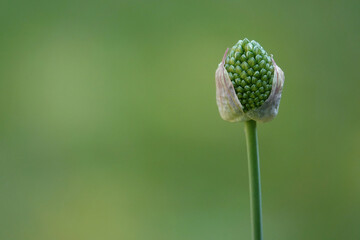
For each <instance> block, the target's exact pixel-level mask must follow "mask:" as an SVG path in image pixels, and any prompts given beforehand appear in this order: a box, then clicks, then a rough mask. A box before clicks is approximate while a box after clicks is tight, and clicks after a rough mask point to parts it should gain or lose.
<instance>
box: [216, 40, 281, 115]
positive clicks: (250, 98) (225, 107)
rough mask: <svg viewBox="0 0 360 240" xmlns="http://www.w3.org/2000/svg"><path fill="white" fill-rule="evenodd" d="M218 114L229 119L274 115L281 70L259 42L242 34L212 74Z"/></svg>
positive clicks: (279, 91) (279, 90)
mask: <svg viewBox="0 0 360 240" xmlns="http://www.w3.org/2000/svg"><path fill="white" fill-rule="evenodd" d="M215 80H216V101H217V105H218V108H219V112H220V116H221V117H222V118H223V119H224V120H227V121H230V122H238V121H247V120H250V119H253V120H255V121H259V122H267V121H270V120H272V119H273V118H274V117H276V115H277V113H278V109H279V104H280V99H281V92H282V88H283V85H284V81H285V76H284V72H283V71H282V70H281V69H280V67H278V66H277V65H276V63H275V61H274V59H273V58H272V56H270V55H269V54H268V53H267V52H266V51H265V50H264V49H263V47H261V46H260V44H259V43H257V42H256V41H254V40H252V41H251V42H250V41H249V40H248V39H247V38H245V39H244V40H240V41H239V42H238V43H237V44H235V46H233V47H232V49H231V50H230V52H228V50H226V52H225V55H224V57H223V60H222V61H221V62H220V64H219V67H218V69H217V70H216V74H215Z"/></svg>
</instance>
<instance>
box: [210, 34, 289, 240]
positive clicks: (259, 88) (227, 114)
mask: <svg viewBox="0 0 360 240" xmlns="http://www.w3.org/2000/svg"><path fill="white" fill-rule="evenodd" d="M215 81H216V102H217V105H218V108H219V113H220V116H221V117H222V118H223V119H224V120H226V121H229V122H240V121H242V122H245V136H246V142H247V152H248V162H249V183H250V205H251V222H252V236H253V240H262V239H263V238H262V213H261V183H260V163H259V148H258V139H257V130H256V122H268V121H270V120H272V119H274V118H275V117H276V115H277V114H278V110H279V104H280V99H281V92H282V88H283V85H284V81H285V76H284V72H283V71H282V70H281V69H280V67H278V66H277V65H276V63H275V61H274V59H273V57H272V55H269V54H268V53H267V52H266V51H265V50H264V49H263V47H262V46H261V45H260V44H259V43H258V42H256V41H254V40H252V41H249V40H248V39H247V38H245V39H244V40H240V41H238V43H236V44H235V45H234V46H233V47H232V48H231V50H230V52H229V49H227V50H226V52H225V54H224V57H223V59H222V61H221V62H220V64H219V67H218V69H217V70H216V73H215Z"/></svg>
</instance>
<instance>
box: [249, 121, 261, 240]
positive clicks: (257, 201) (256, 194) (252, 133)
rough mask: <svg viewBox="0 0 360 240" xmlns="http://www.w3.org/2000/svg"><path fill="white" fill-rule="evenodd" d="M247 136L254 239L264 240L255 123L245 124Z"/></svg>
mask: <svg viewBox="0 0 360 240" xmlns="http://www.w3.org/2000/svg"><path fill="white" fill-rule="evenodd" d="M245 135H246V143H247V153H248V162H249V163H248V164H249V183H250V212H251V227H252V237H253V238H252V239H253V240H262V239H263V233H262V216H261V215H262V214H261V182H260V162H259V147H258V138H257V131H256V122H255V121H253V120H250V121H246V122H245Z"/></svg>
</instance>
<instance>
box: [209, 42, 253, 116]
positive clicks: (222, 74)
mask: <svg viewBox="0 0 360 240" xmlns="http://www.w3.org/2000/svg"><path fill="white" fill-rule="evenodd" d="M227 51H228V49H227V50H226V52H225V54H224V58H223V60H222V61H221V62H220V63H219V67H218V68H217V70H216V73H215V82H216V103H217V105H218V108H219V113H220V116H221V117H222V119H224V120H226V121H229V122H239V121H247V120H249V118H248V117H246V116H245V113H244V112H243V110H242V109H243V108H242V106H241V103H240V101H239V99H238V98H237V96H236V93H235V89H234V86H233V84H232V83H231V81H230V78H229V75H228V73H227V71H226V69H225V67H224V65H225V57H226V53H227Z"/></svg>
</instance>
